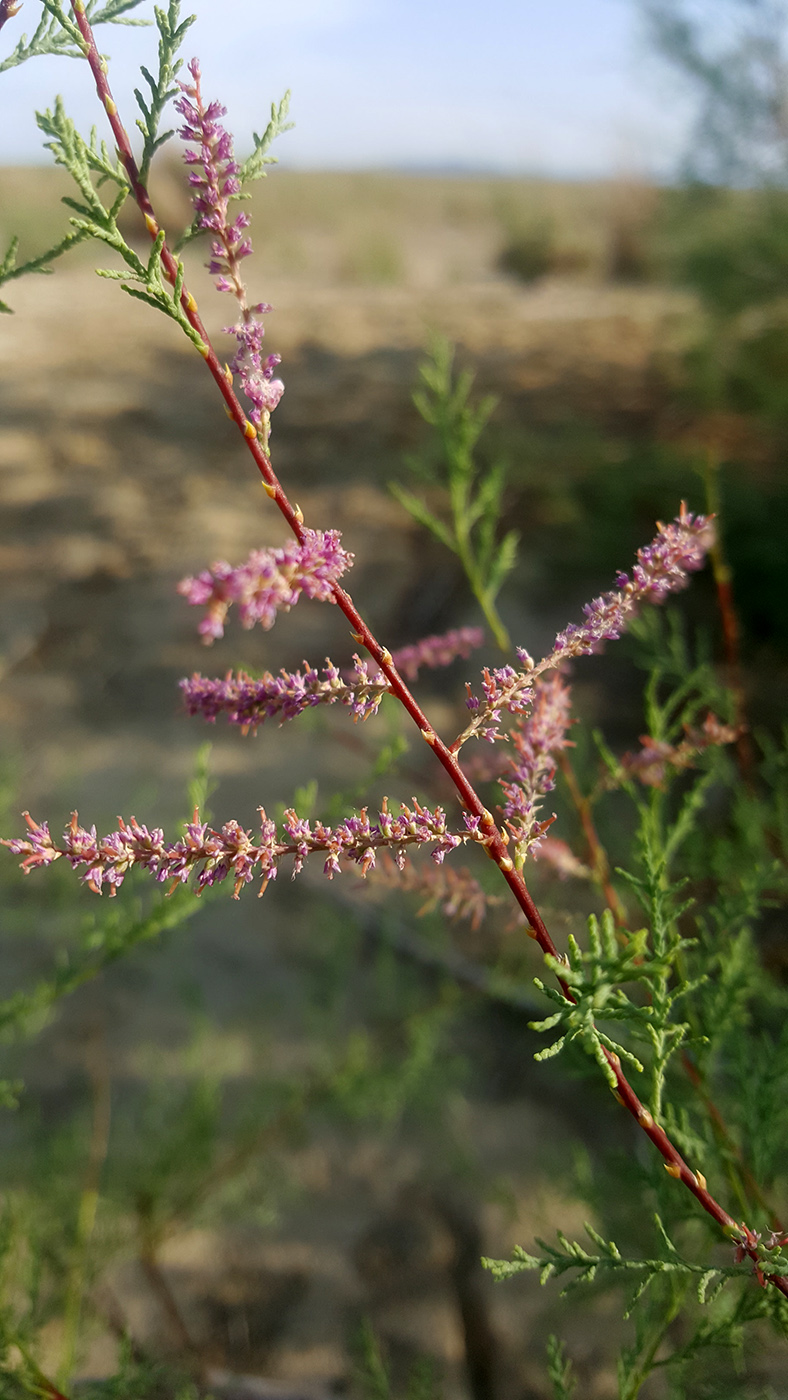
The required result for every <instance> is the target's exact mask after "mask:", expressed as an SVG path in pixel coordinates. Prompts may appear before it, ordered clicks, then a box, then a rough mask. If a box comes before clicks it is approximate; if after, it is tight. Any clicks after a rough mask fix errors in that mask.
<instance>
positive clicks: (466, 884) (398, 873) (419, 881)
mask: <svg viewBox="0 0 788 1400" xmlns="http://www.w3.org/2000/svg"><path fill="white" fill-rule="evenodd" d="M371 883H372V885H373V887H374V886H377V885H382V886H383V887H384V888H386V889H397V890H408V891H410V892H411V893H413V894H417V895H419V896H420V897H421V898H422V900H423V903H422V905H421V907H420V909H419V910H418V913H419V915H422V914H426V913H428V912H429V911H430V910H432V909H436V908H440V911H441V913H442V914H444V915H445V916H446V918H447V919H456V920H460V921H461V920H467V922H468V923H470V925H471V928H473V929H478V928H479V927H480V926H481V924H482V921H483V919H484V916H485V914H486V912H487V910H488V909H489V908H491V907H492V908H497V907H498V906H500V905H502V904H506V905H508V903H509V901H508V900H507V899H506V897H505V896H504V895H497V894H488V893H487V891H486V890H485V889H483V888H482V886H481V885H480V884H479V881H478V880H477V879H476V877H475V876H474V875H472V874H471V872H470V870H469V869H468V867H467V866H461V867H460V869H459V870H457V869H455V868H454V866H452V865H442V866H440V868H439V869H437V870H436V869H435V868H434V866H426V867H425V866H424V865H423V864H417V863H416V862H411V863H410V864H408V865H406V866H405V867H404V869H402V870H398V869H397V866H396V865H395V863H394V861H393V860H392V859H391V857H390V856H389V855H388V854H387V853H385V852H384V854H383V855H382V856H381V858H380V860H379V861H378V863H377V866H376V867H375V871H374V875H373V877H372V882H371Z"/></svg>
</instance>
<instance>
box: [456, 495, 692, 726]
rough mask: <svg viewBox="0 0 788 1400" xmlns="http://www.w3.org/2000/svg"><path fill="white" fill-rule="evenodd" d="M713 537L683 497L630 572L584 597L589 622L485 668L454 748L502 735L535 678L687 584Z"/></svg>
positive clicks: (616, 633) (615, 633) (597, 647)
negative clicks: (535, 651) (537, 655)
mask: <svg viewBox="0 0 788 1400" xmlns="http://www.w3.org/2000/svg"><path fill="white" fill-rule="evenodd" d="M713 543H714V523H713V518H712V517H710V516H707V515H692V514H691V513H690V512H689V511H688V510H687V508H686V505H685V504H684V502H683V501H682V504H681V512H680V514H679V515H678V516H677V517H676V519H675V520H674V521H673V522H672V523H671V524H670V525H662V524H659V525H658V526H657V535H656V537H655V539H653V540H652V542H651V544H650V545H646V546H644V548H643V549H639V550H638V552H637V562H636V564H635V566H634V568H633V570H632V577H631V578H630V577H629V575H628V574H625V573H620V574H619V575H618V577H617V579H616V588H615V589H612V590H611V591H610V592H609V593H603V594H602V596H601V597H600V598H595V599H594V600H593V602H591V603H586V605H585V607H584V609H583V612H584V613H585V622H581V623H570V624H569V626H568V627H566V628H565V629H564V631H563V632H559V634H558V636H557V637H556V639H555V645H554V647H553V650H552V651H551V652H550V654H549V655H548V656H546V657H545V658H544V659H543V660H542V661H539V662H538V663H536V664H534V661H533V658H532V657H531V656H529V654H528V652H527V651H526V650H525V649H524V648H523V647H518V648H517V655H518V657H519V660H520V663H521V667H522V669H521V670H519V671H518V670H515V668H514V667H512V666H502V667H500V668H499V669H498V670H495V671H492V672H490V671H485V672H484V676H483V680H482V689H483V691H484V699H483V700H482V699H481V698H480V697H479V696H478V695H474V694H472V692H471V689H470V686H468V699H467V701H466V704H467V706H468V709H469V710H470V711H471V713H472V715H473V718H472V720H471V723H470V724H469V725H468V726H467V728H466V729H465V730H464V731H463V733H462V734H461V735H460V736H459V737H458V739H457V740H456V741H455V744H454V749H455V751H456V750H457V749H459V748H460V747H461V746H462V744H464V743H465V742H466V740H468V739H471V738H475V737H481V738H484V739H487V740H489V741H490V742H494V740H495V739H497V738H499V737H500V730H499V728H498V725H499V722H500V719H501V714H502V712H503V711H504V710H508V711H509V713H510V714H521V713H522V712H523V711H524V710H526V709H527V708H528V706H529V704H530V702H531V699H532V696H533V690H534V684H535V682H536V679H537V677H538V676H539V675H541V674H542V673H543V672H544V671H547V670H551V669H553V668H555V667H559V666H561V665H562V664H563V663H564V662H566V661H570V660H571V659H572V658H573V657H576V656H586V655H589V654H590V653H591V652H597V651H601V649H602V647H603V646H604V644H605V642H610V641H616V640H617V639H618V638H619V637H621V636H622V635H623V633H624V632H625V631H626V628H627V627H628V626H629V624H630V622H631V621H632V619H633V618H634V617H635V616H636V614H637V612H638V609H639V607H640V605H641V604H642V603H663V602H664V601H665V599H666V598H667V597H668V595H669V594H670V593H676V592H678V591H680V590H681V589H682V588H686V586H687V584H688V583H689V575H690V573H693V572H695V571H696V570H697V569H701V568H702V567H703V564H704V562H705V560H706V555H707V554H708V552H709V550H710V549H711V547H712V545H713Z"/></svg>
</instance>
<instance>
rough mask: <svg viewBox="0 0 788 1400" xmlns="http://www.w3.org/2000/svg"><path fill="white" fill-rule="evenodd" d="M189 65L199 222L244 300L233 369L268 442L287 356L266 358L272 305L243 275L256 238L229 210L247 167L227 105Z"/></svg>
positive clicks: (214, 265)
mask: <svg viewBox="0 0 788 1400" xmlns="http://www.w3.org/2000/svg"><path fill="white" fill-rule="evenodd" d="M188 66H189V72H190V73H191V75H192V78H193V82H192V83H179V84H178V86H179V87H180V89H181V93H182V96H181V97H179V98H178V101H177V102H176V103H175V107H176V110H177V111H178V112H180V114H181V116H182V117H184V118H185V120H186V125H185V126H183V127H181V130H180V135H181V136H182V137H183V139H184V140H185V141H194V142H197V144H198V145H199V150H196V151H192V150H187V152H186V154H185V156H184V159H185V161H186V164H187V165H190V166H192V167H194V168H193V169H192V171H191V172H190V174H189V184H190V185H191V186H192V189H193V190H194V207H195V209H196V211H197V219H196V224H197V227H198V228H199V229H208V230H209V231H210V232H211V233H213V235H214V239H213V242H212V243H211V254H212V256H211V260H210V262H209V263H208V271H209V272H210V274H211V276H212V277H215V278H216V284H215V285H216V288H217V290H218V291H220V292H230V293H231V295H232V296H234V297H235V299H236V301H237V302H238V308H239V311H240V320H239V321H238V323H237V325H235V326H228V327H227V329H226V333H227V334H228V335H234V336H235V338H236V340H237V341H238V349H237V351H236V353H235V356H234V358H233V361H232V363H231V365H230V372H231V373H232V374H237V375H239V377H240V380H241V385H242V387H243V391H244V393H245V394H246V397H247V398H248V399H250V400H251V402H252V405H253V407H252V408H251V410H250V412H249V418H250V421H251V422H252V423H253V424H254V426H255V427H256V428H258V429H262V431H263V437H264V439H265V441H266V442H267V440H268V431H269V425H270V416H271V413H272V412H273V410H274V409H275V408H276V406H277V404H278V403H279V400H280V399H281V397H282V394H283V393H284V387H285V386H284V384H283V383H282V381H281V379H274V377H273V375H274V370H275V368H276V366H277V365H278V364H280V363H281V358H282V357H281V355H268V356H266V358H265V360H264V359H263V337H264V335H265V327H264V325H263V322H262V321H261V320H260V319H259V318H260V316H262V315H265V313H266V312H268V311H270V310H271V307H270V306H269V305H268V304H267V302H263V301H261V302H257V304H256V305H254V306H250V305H249V303H248V301H247V295H246V284H245V282H244V280H243V277H242V276H241V262H242V261H243V259H244V258H248V256H249V254H250V253H251V251H252V240H251V239H250V238H249V237H248V236H247V235H246V232H245V231H246V229H248V227H249V224H250V223H251V219H250V218H249V215H248V214H247V213H246V211H245V210H243V209H242V210H241V212H240V213H239V214H236V216H235V218H234V219H233V220H232V221H230V216H229V212H228V207H229V203H230V200H231V199H233V198H234V197H235V196H237V195H238V194H240V192H241V183H240V181H239V179H238V175H239V174H240V170H241V167H240V166H239V164H238V162H237V161H236V159H235V155H234V152H233V139H232V137H231V135H230V133H229V131H227V129H226V128H225V127H223V126H222V125H221V124H220V122H219V118H220V117H223V116H225V115H226V112H227V108H226V107H222V105H221V103H219V102H211V103H209V104H208V106H207V107H206V105H205V102H204V101H203V96H202V89H201V86H200V65H199V63H198V61H197V59H196V58H193V59H192V61H191V63H190V64H189V65H188Z"/></svg>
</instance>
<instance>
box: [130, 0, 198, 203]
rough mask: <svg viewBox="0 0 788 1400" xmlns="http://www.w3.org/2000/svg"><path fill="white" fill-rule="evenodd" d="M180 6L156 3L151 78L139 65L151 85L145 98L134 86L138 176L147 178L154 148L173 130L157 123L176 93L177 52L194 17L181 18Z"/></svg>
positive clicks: (176, 0)
mask: <svg viewBox="0 0 788 1400" xmlns="http://www.w3.org/2000/svg"><path fill="white" fill-rule="evenodd" d="M180 8H181V7H180V0H170V3H169V6H168V7H167V9H166V10H163V9H160V8H159V6H158V5H157V6H156V7H155V10H154V14H155V16H156V27H157V29H158V31H159V49H158V56H159V66H158V71H157V73H156V77H155V78H154V77H153V76H152V74H151V72H150V70H149V69H148V68H146V67H145V65H144V64H143V65H142V67H141V68H140V72H141V74H142V76H143V78H144V79H145V81H146V83H147V84H148V87H149V89H150V92H149V95H148V97H147V100H146V98H145V97H143V95H142V92H141V91H140V89H139V88H135V89H134V96H135V97H136V99H137V106H138V107H139V109H140V111H141V112H142V117H141V118H139V117H138V118H137V126H138V127H139V129H140V131H141V132H142V138H143V148H142V155H141V157H140V163H139V167H140V179H141V180H147V178H148V175H149V173H150V164H151V161H152V160H153V157H154V156H155V154H156V152H157V151H158V150H160V149H161V147H162V146H164V145H166V143H167V142H168V141H169V139H170V137H171V136H173V135H174V134H175V132H174V130H172V131H165V132H162V133H160V132H159V123H160V122H161V118H162V115H163V112H164V108H165V107H166V105H167V103H168V102H169V101H170V99H171V98H173V97H177V95H178V91H179V89H178V85H177V83H176V81H175V79H176V78H177V76H178V73H179V72H180V69H181V67H182V66H183V60H182V59H180V58H178V57H177V53H178V50H179V48H180V46H181V44H182V43H183V41H184V39H185V37H186V35H187V33H188V31H189V29H191V26H192V25H193V24H194V21H195V18H196V16H195V15H187V17H186V19H184V20H181V17H180Z"/></svg>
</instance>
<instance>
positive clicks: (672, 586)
mask: <svg viewBox="0 0 788 1400" xmlns="http://www.w3.org/2000/svg"><path fill="white" fill-rule="evenodd" d="M657 531H658V533H657V536H656V539H654V540H652V542H651V544H649V545H646V546H645V547H644V548H643V549H639V550H638V552H637V563H636V564H635V566H634V568H633V570H632V577H631V578H630V577H629V575H628V574H625V573H621V574H619V575H618V577H617V579H616V585H617V587H616V588H615V589H614V590H612V591H611V592H610V593H603V594H602V596H601V598H595V599H594V601H593V602H592V603H586V605H585V607H584V608H583V612H584V613H585V618H586V620H585V622H581V623H570V625H569V626H568V627H567V628H566V629H565V630H564V631H563V632H559V634H558V636H557V637H556V639H555V646H554V648H553V652H552V655H551V658H548V659H551V660H552V661H553V663H555V662H556V661H559V660H560V661H563V660H567V659H568V658H569V657H572V656H585V655H587V654H588V653H589V652H595V651H601V649H602V646H603V645H604V643H605V642H613V641H617V640H618V638H619V637H620V636H622V635H623V633H624V632H625V631H626V629H627V627H628V625H629V623H630V622H631V621H632V618H633V617H634V616H635V615H636V613H637V611H638V608H639V606H640V604H641V603H664V601H665V599H666V598H667V596H668V594H669V593H677V592H679V590H680V589H682V588H686V587H687V584H688V583H689V575H690V574H691V573H694V572H695V571H696V570H697V569H702V568H703V565H704V564H705V562H706V555H707V554H708V552H709V549H710V548H711V546H712V544H713V543H714V525H713V522H712V519H711V517H709V516H707V515H691V514H690V512H689V511H688V510H687V508H686V506H685V504H684V502H683V501H682V503H681V513H680V514H679V515H678V516H677V517H676V519H675V520H674V521H673V522H672V523H671V524H670V525H662V524H658V525H657Z"/></svg>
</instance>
